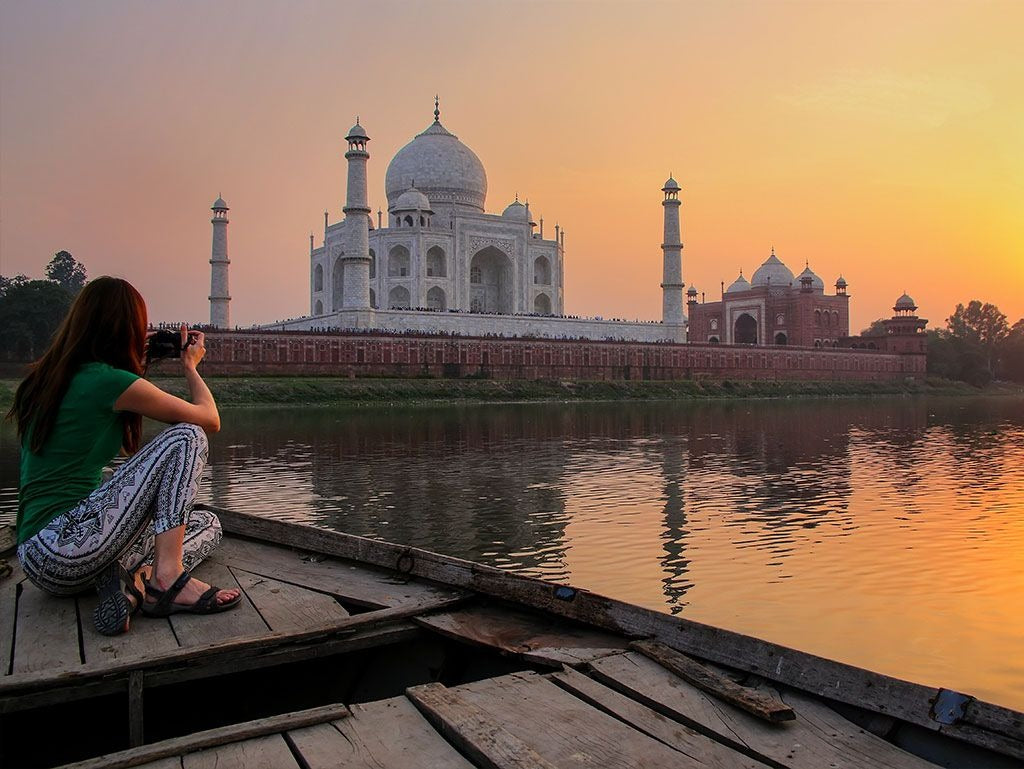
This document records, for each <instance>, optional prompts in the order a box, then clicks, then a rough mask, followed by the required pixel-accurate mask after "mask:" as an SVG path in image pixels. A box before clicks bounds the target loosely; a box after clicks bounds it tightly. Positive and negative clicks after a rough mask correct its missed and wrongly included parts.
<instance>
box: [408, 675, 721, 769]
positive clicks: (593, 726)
mask: <svg viewBox="0 0 1024 769" xmlns="http://www.w3.org/2000/svg"><path fill="white" fill-rule="evenodd" d="M445 692H447V697H448V699H449V700H450V701H452V702H453V704H455V705H458V706H460V707H463V708H468V709H470V712H473V711H476V712H479V713H480V714H482V716H483V718H484V719H486V721H487V722H489V723H490V724H493V725H494V726H495V727H498V728H500V729H501V730H503V731H505V732H507V733H508V734H509V735H511V737H512V738H514V739H515V740H518V741H520V742H521V743H522V744H523V745H525V746H526V747H527V748H529V749H530V750H531V751H533V752H534V753H536V754H537V755H538V756H539V757H540V758H541V759H542V760H543V761H544V762H546V763H545V764H544V765H550V766H556V767H578V766H580V765H591V766H607V767H616V768H617V769H630V768H632V767H636V769H640V768H641V767H643V768H644V769H656V768H657V767H703V766H705V764H703V763H701V761H700V760H699V759H697V758H693V757H690V756H687V755H685V754H684V753H681V752H679V751H677V750H674V749H672V748H670V747H668V746H667V745H665V744H663V743H661V742H659V741H658V740H655V739H653V738H652V737H650V736H648V735H647V734H644V733H642V732H640V731H638V730H636V729H634V728H632V727H631V726H629V725H627V724H625V723H623V722H622V721H621V720H619V719H618V718H615V717H614V716H611V715H608V714H607V713H605V712H603V711H601V710H598V709H597V708H595V707H593V706H591V705H590V704H588V703H586V702H584V701H583V700H582V699H580V698H578V697H575V696H573V695H572V694H570V693H569V692H567V691H565V690H564V689H562V688H560V687H559V686H556V685H555V684H554V683H553V682H552V681H550V680H549V679H548V678H546V677H545V676H541V675H538V674H536V673H512V674H509V675H505V676H500V677H498V678H491V679H485V680H482V681H477V682H474V683H470V684H464V685H462V686H458V687H455V688H453V689H449V690H445ZM414 693H415V690H414V689H411V690H409V691H408V692H406V694H407V695H410V696H414ZM482 744H484V745H485V744H486V743H482Z"/></svg>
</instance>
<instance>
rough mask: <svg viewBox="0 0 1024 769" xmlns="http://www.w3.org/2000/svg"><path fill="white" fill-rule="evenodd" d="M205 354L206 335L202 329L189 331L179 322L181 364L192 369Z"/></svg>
mask: <svg viewBox="0 0 1024 769" xmlns="http://www.w3.org/2000/svg"><path fill="white" fill-rule="evenodd" d="M204 355H206V335H205V334H204V333H203V332H202V331H189V330H188V326H186V325H185V324H184V323H182V324H181V365H182V366H184V367H185V368H186V369H194V368H196V366H198V365H199V363H200V361H202V359H203V356H204Z"/></svg>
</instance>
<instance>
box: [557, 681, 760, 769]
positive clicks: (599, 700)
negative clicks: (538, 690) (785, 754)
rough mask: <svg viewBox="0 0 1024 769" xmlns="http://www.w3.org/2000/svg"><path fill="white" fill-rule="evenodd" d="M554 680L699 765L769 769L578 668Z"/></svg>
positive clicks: (728, 768) (723, 767) (718, 767)
mask: <svg viewBox="0 0 1024 769" xmlns="http://www.w3.org/2000/svg"><path fill="white" fill-rule="evenodd" d="M549 677H550V678H551V680H552V681H554V682H555V683H556V684H558V685H559V686H561V687H562V688H563V689H565V690H567V691H569V692H572V693H573V694H574V695H575V696H577V697H579V698H580V699H582V700H583V701H584V702H588V703H590V704H591V705H593V706H594V707H596V708H599V709H600V710H603V711H605V712H606V713H611V714H612V715H614V716H615V717H616V718H619V719H621V720H622V721H624V722H625V723H627V724H629V725H630V726H632V727H633V728H634V729H638V730H639V731H641V732H643V733H644V734H648V735H650V736H651V737H653V738H654V739H656V740H658V741H659V742H663V743H665V744H666V745H668V746H670V747H672V748H675V749H676V750H678V751H679V752H680V753H684V754H686V755H687V756H688V757H690V758H691V759H692V760H694V761H695V762H697V765H698V766H707V767H714V768H715V769H766V768H767V767H768V764H764V763H762V762H761V761H758V760H756V759H754V758H750V757H749V756H745V755H742V754H740V753H737V752H736V751H735V750H732V749H731V748H728V747H726V746H725V745H722V744H721V743H719V742H716V741H715V740H712V739H711V738H710V737H707V736H705V735H703V734H700V733H699V732H695V731H694V730H693V729H691V728H689V727H688V726H685V725H683V724H681V723H679V722H678V721H673V720H672V719H670V718H666V717H665V716H663V715H662V714H661V713H658V712H657V711H654V710H652V709H651V708H649V707H647V706H646V705H641V704H640V703H639V702H637V701H635V700H632V699H630V698H629V697H627V696H626V695H624V694H620V693H619V692H617V691H615V690H614V689H610V688H608V687H607V686H604V685H603V684H600V683H598V682H597V681H595V680H594V679H593V678H590V677H589V676H586V675H584V674H583V673H579V672H577V671H576V670H572V669H571V668H570V669H566V670H563V671H561V672H558V673H551V674H550V676H549Z"/></svg>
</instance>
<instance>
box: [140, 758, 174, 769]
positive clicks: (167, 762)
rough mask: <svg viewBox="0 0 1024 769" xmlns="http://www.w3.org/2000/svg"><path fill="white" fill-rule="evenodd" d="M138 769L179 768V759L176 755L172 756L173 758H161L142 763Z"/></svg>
mask: <svg viewBox="0 0 1024 769" xmlns="http://www.w3.org/2000/svg"><path fill="white" fill-rule="evenodd" d="M140 769H181V759H180V758H178V757H177V756H174V757H173V758H161V759H160V760H159V761H152V762H150V763H148V764H142V765H141V766H140Z"/></svg>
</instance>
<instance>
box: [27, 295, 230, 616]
mask: <svg viewBox="0 0 1024 769" xmlns="http://www.w3.org/2000/svg"><path fill="white" fill-rule="evenodd" d="M147 324H148V321H147V317H146V304H145V302H144V301H143V299H142V296H141V295H140V294H139V292H138V291H136V290H135V288H133V287H132V286H131V284H129V283H128V282H127V281H125V280H121V279H120V278H109V277H102V278H97V279H96V280H93V281H91V282H90V283H89V284H88V285H86V286H85V288H83V289H82V291H81V293H80V294H79V295H78V297H77V298H76V299H75V301H74V303H73V304H72V306H71V309H70V310H69V311H68V315H67V317H66V318H65V319H64V322H63V323H62V324H61V326H60V328H59V329H58V330H57V333H56V335H55V336H54V339H53V342H52V343H51V344H50V347H49V349H48V350H47V351H46V352H45V353H44V354H43V356H42V358H40V359H39V360H38V361H37V362H36V363H34V364H33V365H32V367H31V369H30V371H29V375H28V376H27V377H26V378H25V380H24V381H23V382H22V383H21V384H20V385H19V386H18V389H17V392H16V393H15V396H14V405H13V407H12V408H11V411H10V413H9V414H8V417H9V418H13V419H15V420H16V421H17V427H18V436H19V439H20V440H21V482H20V485H19V490H18V519H17V533H18V558H19V560H20V561H21V564H22V566H23V567H24V569H25V573H26V575H27V576H28V578H29V579H30V580H31V581H32V582H33V583H34V584H35V585H37V586H38V587H39V588H41V589H42V590H45V591H46V592H48V593H52V594H54V595H74V594H76V593H78V592H81V591H82V590H83V589H85V588H88V587H90V586H92V585H95V587H96V589H97V592H98V593H99V602H98V604H97V606H96V610H95V612H94V613H93V622H94V623H95V625H96V629H97V630H98V631H99V632H100V633H103V634H105V635H116V634H118V633H123V632H124V631H126V630H127V629H128V624H129V618H130V616H131V615H132V614H134V612H135V611H136V610H138V609H139V608H141V609H142V612H143V613H144V614H147V615H150V616H161V617H163V616H167V615H168V614H172V613H174V612H179V611H190V612H194V613H200V614H209V613H213V612H218V611H224V610H226V609H230V608H232V607H233V606H236V605H237V604H238V602H239V601H240V600H241V592H240V591H239V590H238V589H231V590H219V589H217V588H211V587H210V586H209V585H206V584H205V583H203V582H200V581H199V580H197V579H194V578H192V577H191V576H190V575H189V570H190V569H192V568H194V567H195V566H196V565H197V564H198V563H199V562H200V561H201V560H202V559H203V558H205V557H206V556H207V555H209V554H210V552H212V551H213V549H214V548H216V546H217V544H218V542H219V541H220V537H221V531H220V522H219V521H218V520H217V518H216V516H214V515H213V514H212V513H208V512H205V511H196V510H193V509H192V504H193V501H194V499H195V495H196V491H197V489H198V485H199V478H200V476H201V475H202V471H203V467H204V465H205V463H206V456H207V448H208V446H207V440H206V433H213V432H217V431H218V430H219V429H220V415H219V414H218V413H217V404H216V403H215V402H214V400H213V396H212V395H211V394H210V390H209V388H208V387H207V386H206V383H205V382H203V380H202V378H201V377H200V376H199V373H198V372H197V371H196V366H197V365H198V364H199V362H200V361H201V360H202V359H203V355H204V354H205V353H206V348H205V346H204V339H203V335H202V334H201V333H196V332H192V333H191V334H189V333H188V332H187V330H186V328H185V327H184V326H182V327H181V335H182V347H183V349H182V353H181V365H182V368H183V369H184V373H185V379H186V381H187V382H188V388H189V393H190V394H191V401H192V402H191V403H189V402H188V401H184V400H182V399H181V398H177V397H175V396H173V395H170V394H169V393H165V392H164V391H163V390H161V389H160V388H158V387H156V386H155V385H154V384H152V383H151V382H148V381H147V380H145V379H143V378H142V376H141V375H142V374H143V372H144V370H145V365H144V361H145V350H146V339H147V335H146V327H147ZM186 342H188V344H186ZM144 416H146V417H150V418H151V419H156V420H159V421H161V422H168V423H171V424H172V426H171V427H168V428H167V429H166V430H164V431H163V432H161V433H160V434H159V435H157V436H156V437H155V438H154V439H153V440H152V441H151V442H149V443H148V444H146V445H145V446H144V447H142V448H141V449H140V448H139V443H140V435H141V429H142V417H144ZM121 450H123V451H124V452H125V453H127V454H128V455H131V458H130V459H128V460H127V461H126V462H125V463H124V464H123V465H122V466H121V467H120V468H119V469H118V470H117V472H116V473H114V475H113V477H111V478H110V480H108V481H106V482H105V483H103V484H102V485H101V484H100V479H101V473H102V470H103V467H104V466H105V465H106V464H107V463H108V462H110V460H111V459H112V458H113V457H114V456H115V455H116V454H117V453H118V452H119V451H121ZM122 584H123V585H124V589H125V590H126V591H127V592H122ZM143 593H145V595H143Z"/></svg>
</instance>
